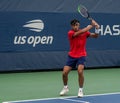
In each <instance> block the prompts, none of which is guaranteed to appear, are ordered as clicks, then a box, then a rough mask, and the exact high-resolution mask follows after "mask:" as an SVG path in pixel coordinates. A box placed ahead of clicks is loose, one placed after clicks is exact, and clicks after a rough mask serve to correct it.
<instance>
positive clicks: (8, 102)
mask: <svg viewBox="0 0 120 103" xmlns="http://www.w3.org/2000/svg"><path fill="white" fill-rule="evenodd" d="M114 94H120V92H115V93H103V94H91V95H85V96H84V97H89V96H102V95H114ZM74 97H77V96H66V97H56V98H43V99H30V100H18V101H6V102H2V103H17V102H30V101H40V100H54V99H68V98H74Z"/></svg>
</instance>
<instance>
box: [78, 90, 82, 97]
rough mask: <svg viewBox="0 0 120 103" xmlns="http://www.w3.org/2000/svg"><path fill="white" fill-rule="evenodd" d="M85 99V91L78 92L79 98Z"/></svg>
mask: <svg viewBox="0 0 120 103" xmlns="http://www.w3.org/2000/svg"><path fill="white" fill-rule="evenodd" d="M82 97H83V91H82V90H79V91H78V98H82Z"/></svg>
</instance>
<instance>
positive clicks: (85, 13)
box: [78, 5, 92, 20]
mask: <svg viewBox="0 0 120 103" xmlns="http://www.w3.org/2000/svg"><path fill="white" fill-rule="evenodd" d="M78 12H79V13H80V14H81V15H82V16H83V17H85V18H87V19H88V20H92V18H91V16H90V13H89V12H88V10H87V9H86V7H85V6H83V5H79V6H78Z"/></svg>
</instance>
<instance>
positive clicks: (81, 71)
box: [78, 64, 84, 97]
mask: <svg viewBox="0 0 120 103" xmlns="http://www.w3.org/2000/svg"><path fill="white" fill-rule="evenodd" d="M78 83H79V90H78V97H83V84H84V65H82V64H81V65H78Z"/></svg>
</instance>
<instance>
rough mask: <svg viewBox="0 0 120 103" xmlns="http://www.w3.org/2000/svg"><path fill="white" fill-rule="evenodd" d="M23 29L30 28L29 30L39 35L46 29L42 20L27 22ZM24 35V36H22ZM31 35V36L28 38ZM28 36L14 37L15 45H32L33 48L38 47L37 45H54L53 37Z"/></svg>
mask: <svg viewBox="0 0 120 103" xmlns="http://www.w3.org/2000/svg"><path fill="white" fill-rule="evenodd" d="M22 27H23V28H28V30H30V31H33V32H36V33H37V34H38V33H39V32H41V31H42V30H43V29H44V23H43V21H42V20H40V19H36V20H30V21H28V22H26V24H25V25H23V26H22ZM22 35H23V34H22ZM28 35H29V36H28ZM28 35H27V36H26V35H24V36H15V37H14V44H15V45H25V44H28V45H32V47H36V46H37V45H39V44H41V45H43V44H44V45H51V44H52V43H53V39H54V38H53V36H52V35H49V36H48V35H42V36H38V35H37V36H36V35H35V34H34V35H33V33H32V35H31V36H30V34H28Z"/></svg>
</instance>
